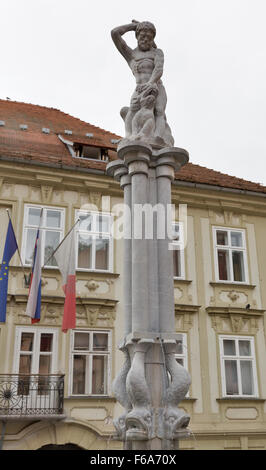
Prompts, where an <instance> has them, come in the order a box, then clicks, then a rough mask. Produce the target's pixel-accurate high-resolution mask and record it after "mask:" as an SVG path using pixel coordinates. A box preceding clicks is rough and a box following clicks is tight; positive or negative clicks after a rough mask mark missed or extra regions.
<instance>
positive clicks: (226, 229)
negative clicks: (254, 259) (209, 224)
mask: <svg viewBox="0 0 266 470" xmlns="http://www.w3.org/2000/svg"><path fill="white" fill-rule="evenodd" d="M212 230H213V246H214V265H215V280H216V281H217V282H221V283H228V284H249V275H248V262H247V244H246V233H245V230H244V229H238V228H232V227H213V229H212ZM217 231H222V232H227V237H228V240H229V239H230V237H231V232H239V233H241V234H242V240H243V247H236V246H233V245H230V244H228V245H218V244H217V235H216V233H217ZM218 250H224V251H227V252H228V253H229V266H228V271H229V276H230V279H227V280H226V279H219V263H218ZM233 251H240V252H242V253H243V265H244V276H245V280H244V281H235V280H234V271H233V260H232V252H233Z"/></svg>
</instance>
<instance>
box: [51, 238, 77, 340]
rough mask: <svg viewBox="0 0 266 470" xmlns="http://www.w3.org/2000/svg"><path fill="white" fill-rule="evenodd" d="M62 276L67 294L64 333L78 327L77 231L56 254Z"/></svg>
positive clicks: (62, 244) (64, 242)
mask: <svg viewBox="0 0 266 470" xmlns="http://www.w3.org/2000/svg"><path fill="white" fill-rule="evenodd" d="M54 257H55V259H56V261H57V264H58V267H59V269H60V271H61V274H62V284H63V285H62V287H63V291H64V293H65V296H66V298H65V305H64V315H63V323H62V331H63V332H64V333H66V332H67V330H69V329H71V328H75V327H76V250H75V230H74V229H73V230H71V232H70V233H69V234H68V235H67V236H66V237H65V239H64V240H63V242H62V243H61V245H60V246H59V248H58V249H57V250H56V252H55V253H54Z"/></svg>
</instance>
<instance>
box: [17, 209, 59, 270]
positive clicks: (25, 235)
mask: <svg viewBox="0 0 266 470" xmlns="http://www.w3.org/2000/svg"><path fill="white" fill-rule="evenodd" d="M31 208H33V209H44V211H45V214H46V211H47V210H55V211H58V212H61V227H60V228H54V229H53V228H52V227H46V226H44V227H43V229H42V233H44V232H45V231H46V230H47V231H55V232H60V236H59V243H60V242H61V241H62V240H63V238H64V234H65V209H64V208H62V207H55V206H43V205H39V204H25V206H24V218H23V237H22V249H21V255H22V261H23V265H24V266H31V264H26V263H25V258H26V245H27V229H28V228H32V229H36V228H37V227H36V226H33V225H30V224H28V223H27V221H28V217H29V209H31ZM40 228H42V227H40ZM43 240H44V239H43ZM33 248H34V247H33ZM44 252H45V246H44V241H43V243H42V266H43V265H44V262H45V261H46V260H45V259H44ZM45 268H49V269H58V266H49V265H47V266H45Z"/></svg>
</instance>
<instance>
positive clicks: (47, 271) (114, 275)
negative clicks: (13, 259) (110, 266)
mask: <svg viewBox="0 0 266 470" xmlns="http://www.w3.org/2000/svg"><path fill="white" fill-rule="evenodd" d="M9 269H11V271H15V270H18V271H25V272H26V273H27V274H29V273H30V272H31V266H23V267H22V266H14V265H13V266H12V265H10V266H9ZM42 273H43V274H45V275H48V274H50V275H52V274H60V270H59V269H58V268H57V267H53V266H51V267H50V268H48V267H44V268H42ZM82 275H84V276H95V277H103V276H106V277H111V278H117V277H120V273H114V272H109V271H83V270H80V269H76V276H82Z"/></svg>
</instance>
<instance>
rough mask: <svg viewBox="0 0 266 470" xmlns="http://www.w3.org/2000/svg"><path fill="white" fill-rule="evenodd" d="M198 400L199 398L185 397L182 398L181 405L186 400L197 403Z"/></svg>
mask: <svg viewBox="0 0 266 470" xmlns="http://www.w3.org/2000/svg"><path fill="white" fill-rule="evenodd" d="M197 400H198V399H197V398H192V397H185V398H184V399H183V400H181V402H180V405H181V404H182V403H184V402H190V403H195V402H196V401H197Z"/></svg>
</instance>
